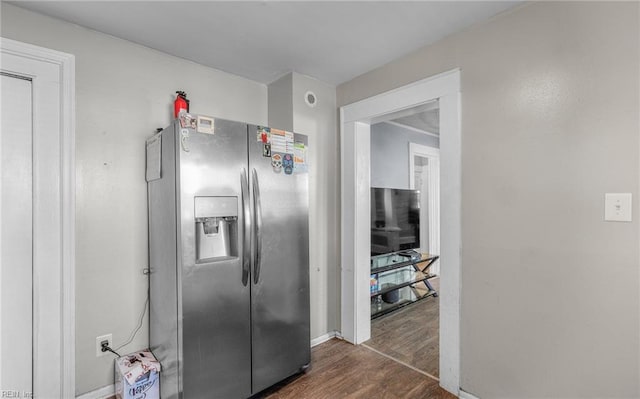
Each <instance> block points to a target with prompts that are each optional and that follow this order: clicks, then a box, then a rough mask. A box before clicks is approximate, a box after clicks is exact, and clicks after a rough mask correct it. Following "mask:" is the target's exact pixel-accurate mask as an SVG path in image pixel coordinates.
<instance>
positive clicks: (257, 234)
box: [252, 169, 262, 284]
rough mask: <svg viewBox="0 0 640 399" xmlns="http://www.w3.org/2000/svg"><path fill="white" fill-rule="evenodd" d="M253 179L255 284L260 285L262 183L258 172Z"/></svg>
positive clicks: (254, 171) (253, 172)
mask: <svg viewBox="0 0 640 399" xmlns="http://www.w3.org/2000/svg"><path fill="white" fill-rule="evenodd" d="M252 178H253V209H254V217H255V228H254V240H255V241H254V242H255V243H256V244H255V245H256V252H255V254H254V256H255V258H254V261H253V283H254V284H258V280H259V279H260V263H261V260H262V259H261V258H262V205H261V204H260V183H259V182H258V172H256V170H255V169H253V171H252Z"/></svg>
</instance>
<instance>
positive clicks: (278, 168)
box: [271, 154, 282, 173]
mask: <svg viewBox="0 0 640 399" xmlns="http://www.w3.org/2000/svg"><path fill="white" fill-rule="evenodd" d="M271 166H272V167H273V171H274V172H276V173H280V172H282V155H280V154H273V155H272V156H271Z"/></svg>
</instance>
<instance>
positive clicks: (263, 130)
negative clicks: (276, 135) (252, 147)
mask: <svg viewBox="0 0 640 399" xmlns="http://www.w3.org/2000/svg"><path fill="white" fill-rule="evenodd" d="M270 135H271V129H269V128H268V127H262V126H258V134H257V137H256V138H257V139H258V142H259V143H264V144H269V143H270V142H271V140H270V137H269V136H270Z"/></svg>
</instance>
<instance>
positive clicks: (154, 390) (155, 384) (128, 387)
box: [115, 350, 160, 399]
mask: <svg viewBox="0 0 640 399" xmlns="http://www.w3.org/2000/svg"><path fill="white" fill-rule="evenodd" d="M115 376H116V398H117V399H142V398H144V399H159V398H160V363H159V362H158V361H157V360H156V358H155V357H154V356H153V354H152V353H151V351H149V350H144V351H139V352H134V353H131V354H128V355H125V356H122V357H119V358H117V359H116V364H115Z"/></svg>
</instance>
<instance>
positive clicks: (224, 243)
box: [194, 197, 238, 263]
mask: <svg viewBox="0 0 640 399" xmlns="http://www.w3.org/2000/svg"><path fill="white" fill-rule="evenodd" d="M194 214H195V223H196V263H205V262H214V261H218V260H224V259H229V258H233V257H236V256H238V245H237V242H238V197H195V213H194Z"/></svg>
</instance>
